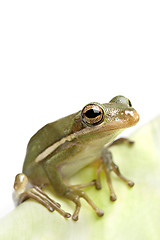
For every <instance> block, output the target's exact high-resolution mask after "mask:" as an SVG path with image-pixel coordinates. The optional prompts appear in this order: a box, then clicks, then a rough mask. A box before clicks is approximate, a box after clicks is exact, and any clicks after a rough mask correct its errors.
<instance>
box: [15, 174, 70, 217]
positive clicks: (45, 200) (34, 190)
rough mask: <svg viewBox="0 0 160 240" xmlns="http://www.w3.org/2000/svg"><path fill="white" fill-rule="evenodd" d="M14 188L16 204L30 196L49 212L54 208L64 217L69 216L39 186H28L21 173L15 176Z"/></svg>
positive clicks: (25, 178)
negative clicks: (16, 197)
mask: <svg viewBox="0 0 160 240" xmlns="http://www.w3.org/2000/svg"><path fill="white" fill-rule="evenodd" d="M14 189H15V191H16V193H17V196H18V198H19V199H18V204H20V203H22V202H24V201H25V200H26V199H28V198H32V199H34V200H36V201H38V202H39V203H41V204H42V205H43V206H45V207H46V208H47V209H48V210H49V211H50V212H53V211H54V210H56V211H57V212H59V213H60V214H61V215H62V216H63V217H65V218H69V217H71V214H70V213H67V212H65V211H64V210H62V209H61V205H60V204H59V203H57V202H55V201H54V200H52V199H51V198H49V197H48V196H47V195H46V194H45V193H44V192H43V191H42V190H41V189H40V188H39V187H37V186H33V187H30V184H29V182H28V179H27V177H26V176H25V174H23V173H20V174H18V175H17V176H16V178H15V183H14Z"/></svg>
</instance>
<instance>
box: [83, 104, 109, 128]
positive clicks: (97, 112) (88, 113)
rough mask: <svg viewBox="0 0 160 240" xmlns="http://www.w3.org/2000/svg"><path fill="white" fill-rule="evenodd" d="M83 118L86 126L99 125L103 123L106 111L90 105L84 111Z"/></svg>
mask: <svg viewBox="0 0 160 240" xmlns="http://www.w3.org/2000/svg"><path fill="white" fill-rule="evenodd" d="M81 117H82V121H83V122H84V123H85V124H87V125H89V126H91V125H97V124H99V123H101V122H102V121H103V119H104V111H103V109H102V108H101V107H100V106H98V105H96V104H88V105H86V106H85V107H84V108H83V109H82V112H81Z"/></svg>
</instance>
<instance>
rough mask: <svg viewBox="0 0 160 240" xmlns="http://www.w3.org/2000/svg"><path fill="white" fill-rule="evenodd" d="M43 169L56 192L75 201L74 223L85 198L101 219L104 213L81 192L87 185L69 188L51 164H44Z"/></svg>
mask: <svg viewBox="0 0 160 240" xmlns="http://www.w3.org/2000/svg"><path fill="white" fill-rule="evenodd" d="M43 167H44V169H45V171H46V174H47V176H48V179H49V181H50V183H51V184H52V187H53V189H54V190H55V192H56V193H57V194H58V195H59V196H62V197H64V198H67V199H69V200H71V201H73V202H74V203H75V205H76V208H75V211H74V213H73V215H72V219H73V220H74V221H77V220H78V215H79V211H80V209H81V202H80V198H83V199H85V200H86V202H87V203H88V204H89V205H90V206H91V207H92V208H93V210H94V211H95V212H96V214H97V216H99V217H101V216H103V215H104V212H103V211H102V210H101V209H99V208H98V207H97V206H96V205H95V204H94V202H92V200H91V199H90V198H89V197H88V196H87V195H86V194H85V192H84V191H83V190H80V188H82V187H86V184H84V185H75V186H67V185H65V184H64V182H63V179H62V177H61V176H60V174H59V172H58V171H57V169H56V168H55V167H53V166H52V167H51V166H50V164H48V163H47V162H45V163H44V164H43Z"/></svg>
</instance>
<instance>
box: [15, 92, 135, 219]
mask: <svg viewBox="0 0 160 240" xmlns="http://www.w3.org/2000/svg"><path fill="white" fill-rule="evenodd" d="M138 121H139V115H138V113H137V112H136V110H135V109H134V108H132V105H131V102H130V101H129V100H128V99H127V98H125V97H124V96H121V95H120V96H116V97H114V98H113V99H112V100H111V101H110V102H109V103H105V104H100V103H97V102H91V103H89V104H87V105H85V106H84V108H83V109H82V110H81V111H78V112H76V113H74V114H71V115H69V116H67V117H64V118H61V119H59V120H57V121H55V122H52V123H49V124H47V125H45V126H44V127H42V128H41V129H40V130H39V131H38V132H37V133H36V134H35V135H34V136H33V137H32V138H31V139H30V141H29V143H28V146H27V152H26V157H25V161H24V165H23V171H22V173H20V174H18V175H17V176H16V177H15V183H14V189H15V192H16V194H17V195H18V202H19V203H21V202H23V201H24V200H26V199H28V198H33V199H35V200H37V201H38V202H39V203H41V204H42V205H44V206H45V207H46V208H47V209H48V210H49V211H51V212H52V211H54V210H56V211H57V212H58V213H60V214H61V215H62V216H63V217H65V218H69V217H71V214H70V213H68V212H65V211H64V210H63V209H62V208H61V206H60V204H59V203H57V202H55V201H54V200H53V199H51V198H49V196H48V195H46V194H45V193H44V192H43V190H42V187H43V186H44V185H47V184H50V185H51V186H52V187H53V189H54V192H55V193H56V194H57V195H59V196H61V197H64V198H67V199H69V200H71V201H73V202H74V203H75V211H74V213H73V215H72V219H73V220H75V221H77V220H78V216H79V211H80V208H81V203H80V198H83V199H85V200H86V201H87V203H88V204H89V205H90V206H91V207H92V208H93V210H94V211H95V212H96V214H97V215H98V216H100V217H101V216H103V214H104V213H103V211H102V210H101V209H99V208H98V207H97V206H96V205H95V203H94V202H93V201H92V200H91V199H90V198H89V197H88V196H87V194H86V193H85V192H84V191H83V190H82V188H84V187H86V186H90V185H95V187H96V188H97V189H100V188H101V182H100V173H101V171H104V173H105V176H106V180H107V184H108V187H109V190H110V199H111V200H112V201H114V200H116V194H115V192H114V189H113V186H112V182H111V177H110V173H111V171H113V172H115V173H116V174H117V176H118V177H119V178H120V179H122V180H123V181H125V182H126V183H127V184H128V185H129V186H130V187H132V186H133V185H134V183H133V182H132V181H131V180H128V179H127V178H125V177H124V176H123V175H122V174H121V173H120V170H119V168H118V166H117V165H116V164H115V163H114V162H113V160H112V154H111V152H110V151H109V147H110V146H111V145H113V144H118V143H119V142H123V141H127V142H128V143H130V144H132V142H131V141H129V140H128V139H126V138H121V139H120V140H119V139H118V140H115V141H114V139H115V138H116V137H117V135H118V134H119V133H121V132H122V131H123V130H124V129H125V128H128V127H131V126H133V125H135V124H136V123H137V122H138ZM94 161H95V162H96V163H97V170H96V175H97V178H96V180H93V181H91V182H90V183H88V184H80V185H73V186H69V185H67V183H66V181H67V179H69V178H70V177H71V176H72V175H74V174H75V173H77V172H78V171H79V170H81V169H82V168H84V167H85V166H87V165H89V164H91V163H92V162H94Z"/></svg>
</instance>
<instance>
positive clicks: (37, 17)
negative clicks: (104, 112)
mask: <svg viewBox="0 0 160 240" xmlns="http://www.w3.org/2000/svg"><path fill="white" fill-rule="evenodd" d="M159 80H160V5H159V1H154V0H152V1H147V0H145V1H142V0H134V1H130V0H126V1H124V0H120V1H119V0H118V1H94V0H92V1H88V0H85V1H83V0H81V1H76V0H74V1H70V0H65V1H61V0H58V1H53V0H52V1H40V0H38V1H35V0H28V1H23V0H20V1H16V0H15V1H8V0H4V1H3V0H1V1H0V126H1V127H0V163H1V167H0V191H1V197H0V217H2V216H3V215H5V214H6V213H7V212H9V211H10V210H11V209H13V203H12V187H13V182H14V176H15V175H16V174H17V173H19V172H21V168H22V164H23V160H24V156H25V151H26V145H27V142H28V140H29V138H30V137H31V136H32V135H33V134H34V133H35V132H36V131H37V130H38V129H39V128H41V127H42V126H43V125H45V124H46V123H48V122H51V121H54V120H56V119H58V118H60V117H63V116H66V115H68V114H70V113H73V112H76V111H77V110H79V109H81V108H82V107H83V106H84V105H85V104H86V103H88V102H90V101H98V102H102V103H103V102H108V101H109V100H110V99H111V98H112V97H114V96H116V95H118V94H122V95H125V96H127V97H128V98H130V100H131V102H132V104H133V106H134V107H135V108H136V109H137V111H138V112H139V114H140V116H141V121H140V123H139V124H138V126H139V127H140V126H141V125H143V124H144V123H145V122H148V121H149V120H150V119H152V118H154V117H155V116H156V115H158V114H159V113H160V109H159V105H160V97H159V95H160V90H159V89H160V87H159ZM134 129H135V128H134Z"/></svg>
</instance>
